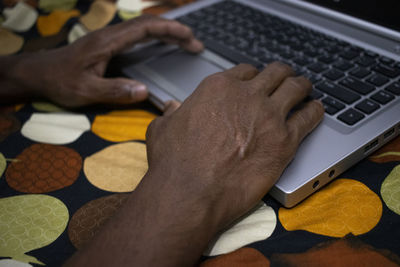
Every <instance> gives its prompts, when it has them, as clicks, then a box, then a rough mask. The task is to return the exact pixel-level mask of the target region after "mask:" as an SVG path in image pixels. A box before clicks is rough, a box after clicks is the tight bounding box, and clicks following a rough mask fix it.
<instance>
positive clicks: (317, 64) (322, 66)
mask: <svg viewBox="0 0 400 267" xmlns="http://www.w3.org/2000/svg"><path fill="white" fill-rule="evenodd" d="M328 68H329V67H328V66H327V65H325V64H322V63H320V62H315V63H313V64H311V65H310V66H308V69H309V70H312V71H313V72H315V73H320V72H323V71H326V70H327V69H328Z"/></svg>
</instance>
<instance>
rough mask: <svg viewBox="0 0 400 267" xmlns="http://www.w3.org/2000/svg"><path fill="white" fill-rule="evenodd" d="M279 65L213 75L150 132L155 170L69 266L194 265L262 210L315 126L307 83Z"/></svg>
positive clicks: (317, 110) (317, 112)
mask: <svg viewBox="0 0 400 267" xmlns="http://www.w3.org/2000/svg"><path fill="white" fill-rule="evenodd" d="M292 75H293V72H292V70H291V69H290V68H289V67H288V66H286V65H283V64H281V63H273V64H271V65H269V66H268V67H267V68H266V69H265V70H264V71H262V72H261V73H258V71H257V70H256V69H255V68H254V67H252V66H249V65H239V66H237V67H234V68H233V69H230V70H228V71H225V72H223V73H218V74H215V75H212V76H210V77H208V78H206V79H205V80H204V81H203V82H202V83H201V84H200V85H199V87H198V88H197V89H196V91H195V92H194V93H193V94H192V95H191V96H190V97H189V98H188V99H187V100H186V101H185V102H184V103H183V104H182V106H180V107H179V108H178V109H177V110H176V111H175V112H172V113H170V114H169V115H164V116H163V117H160V118H158V119H156V120H155V121H154V122H152V124H151V125H150V127H149V129H148V132H147V153H148V161H149V170H148V172H147V174H146V175H145V177H144V178H143V180H142V182H141V183H140V184H139V186H138V187H137V188H136V189H135V191H134V193H133V194H132V195H131V196H130V197H129V200H128V201H127V203H126V204H125V206H123V207H122V209H121V210H120V211H119V212H118V213H117V214H116V215H115V216H114V217H113V218H112V219H111V220H110V221H109V222H108V224H107V225H106V226H105V227H104V228H103V230H102V231H101V232H100V233H99V235H97V236H96V238H95V239H94V240H93V242H92V243H91V244H90V245H89V246H88V247H87V248H86V249H84V250H82V251H79V252H78V253H77V254H76V255H75V256H74V257H73V258H72V259H71V261H69V262H68V264H67V265H71V266H74V265H82V266H85V265H93V266H110V265H115V266H193V265H194V264H196V262H197V261H198V259H199V258H200V256H201V254H202V252H203V251H204V250H205V249H206V247H207V244H208V243H209V242H210V240H211V239H212V238H213V237H214V236H215V235H216V234H217V233H218V232H219V231H221V230H222V229H224V227H226V226H227V225H229V224H230V223H231V222H233V221H234V220H235V219H237V218H239V217H240V216H242V215H243V214H245V213H246V212H247V211H249V209H251V208H252V207H254V206H255V205H256V204H257V203H258V202H259V201H260V200H261V199H262V197H263V196H264V195H265V194H266V193H267V192H268V191H269V190H270V189H271V187H272V186H273V185H274V183H275V182H276V181H277V179H278V178H279V177H280V175H281V174H282V171H283V170H284V168H285V167H286V166H287V164H288V163H289V162H290V160H291V159H292V158H293V156H294V154H295V151H296V149H297V147H298V145H299V143H300V142H301V140H302V139H303V138H304V137H305V136H306V135H307V134H308V133H309V132H310V131H311V130H312V129H314V128H315V127H316V125H317V124H318V123H319V121H320V120H321V118H322V116H323V113H324V111H323V107H322V105H321V104H320V103H319V102H317V101H312V102H309V103H307V104H306V105H304V106H303V107H302V108H300V109H299V110H297V111H296V112H295V113H294V114H293V115H291V116H290V117H289V118H287V115H288V112H289V111H290V110H291V109H292V108H293V107H295V106H296V105H297V103H298V102H299V101H301V99H303V98H304V97H305V96H306V95H307V94H308V93H309V92H310V90H311V84H310V82H309V81H308V80H307V79H305V78H304V77H293V76H292Z"/></svg>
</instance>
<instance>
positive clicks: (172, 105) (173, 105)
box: [164, 100, 181, 116]
mask: <svg viewBox="0 0 400 267" xmlns="http://www.w3.org/2000/svg"><path fill="white" fill-rule="evenodd" d="M180 106H181V103H180V102H178V101H176V100H170V101H168V102H166V103H165V106H164V116H169V115H171V114H172V113H174V111H175V110H177V109H178V108H179V107H180Z"/></svg>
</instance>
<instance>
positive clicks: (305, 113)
mask: <svg viewBox="0 0 400 267" xmlns="http://www.w3.org/2000/svg"><path fill="white" fill-rule="evenodd" d="M323 116H324V107H323V105H322V103H321V102H320V101H318V100H313V101H310V102H308V103H306V104H305V105H304V106H303V107H302V108H301V109H299V110H297V111H296V112H295V113H293V114H292V116H290V117H289V119H288V121H287V125H288V128H289V132H290V133H292V134H293V137H294V138H295V140H296V141H297V143H300V142H301V140H303V138H304V137H305V136H306V135H307V134H309V133H310V132H311V131H312V130H313V129H314V128H315V127H316V126H317V125H318V124H319V123H320V122H321V120H322V118H323Z"/></svg>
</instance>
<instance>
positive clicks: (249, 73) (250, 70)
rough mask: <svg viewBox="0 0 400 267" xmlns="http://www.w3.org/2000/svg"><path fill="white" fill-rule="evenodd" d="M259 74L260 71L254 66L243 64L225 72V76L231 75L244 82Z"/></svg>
mask: <svg viewBox="0 0 400 267" xmlns="http://www.w3.org/2000/svg"><path fill="white" fill-rule="evenodd" d="M258 73H259V71H258V70H257V69H256V68H255V67H254V66H252V65H249V64H243V63H242V64H239V65H237V66H235V67H233V68H230V69H229V70H226V71H225V72H224V74H225V75H229V76H231V77H234V78H237V79H239V80H242V81H247V80H251V79H253V78H254V77H255V76H256V75H257V74H258Z"/></svg>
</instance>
